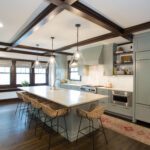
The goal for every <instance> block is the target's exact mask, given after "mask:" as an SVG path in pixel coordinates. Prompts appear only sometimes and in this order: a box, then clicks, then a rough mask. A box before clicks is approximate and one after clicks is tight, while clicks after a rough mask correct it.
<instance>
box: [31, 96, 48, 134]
mask: <svg viewBox="0 0 150 150" xmlns="http://www.w3.org/2000/svg"><path fill="white" fill-rule="evenodd" d="M29 99H30V102H31V112H30V113H31V114H30V117H29V118H30V120H29V128H30V126H31V121H32V120H33V118H35V135H36V130H37V127H38V121H40V120H41V118H42V116H41V115H40V111H41V110H42V106H41V104H47V102H46V101H44V100H41V99H39V98H37V97H30V96H29Z"/></svg>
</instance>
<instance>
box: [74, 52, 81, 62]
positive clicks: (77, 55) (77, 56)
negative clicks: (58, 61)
mask: <svg viewBox="0 0 150 150" xmlns="http://www.w3.org/2000/svg"><path fill="white" fill-rule="evenodd" d="M74 57H75V59H76V60H78V59H79V58H80V53H79V52H78V51H77V52H75V54H74Z"/></svg>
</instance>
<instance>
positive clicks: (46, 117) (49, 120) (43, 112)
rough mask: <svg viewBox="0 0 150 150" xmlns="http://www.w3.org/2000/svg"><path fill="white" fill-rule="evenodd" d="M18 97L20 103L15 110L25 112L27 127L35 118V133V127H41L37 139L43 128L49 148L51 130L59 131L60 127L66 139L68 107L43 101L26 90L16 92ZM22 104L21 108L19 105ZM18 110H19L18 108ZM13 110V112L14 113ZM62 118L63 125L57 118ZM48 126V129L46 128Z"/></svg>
mask: <svg viewBox="0 0 150 150" xmlns="http://www.w3.org/2000/svg"><path fill="white" fill-rule="evenodd" d="M17 95H18V98H19V99H20V100H22V102H21V103H18V105H17V109H16V112H17V111H18V110H19V109H23V110H22V114H23V113H27V116H28V120H29V128H30V126H31V122H32V120H33V119H34V120H35V135H36V132H37V127H38V126H40V127H42V131H41V133H40V137H39V139H41V138H42V135H43V130H45V131H47V132H48V133H49V147H48V149H50V148H51V140H52V137H51V136H52V132H51V131H52V130H50V129H55V131H56V132H57V133H60V132H59V130H60V129H61V134H63V133H65V134H66V138H67V139H68V132H67V123H66V115H67V114H68V112H69V109H68V108H66V107H64V106H61V105H58V104H56V103H53V102H48V101H45V100H44V99H42V98H39V97H36V96H33V95H31V94H29V93H26V92H17ZM20 104H23V106H24V107H23V108H21V105H20ZM19 111H20V110H19ZM16 112H15V113H16ZM60 118H63V120H64V126H63V125H62V124H60V121H59V119H60ZM48 126H50V129H49V128H48Z"/></svg>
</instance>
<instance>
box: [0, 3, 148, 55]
mask: <svg viewBox="0 0 150 150" xmlns="http://www.w3.org/2000/svg"><path fill="white" fill-rule="evenodd" d="M64 2H65V3H64ZM0 22H2V23H3V24H4V27H3V28H0V45H1V47H0V48H2V49H1V50H2V51H3V50H5V51H12V52H13V51H14V50H15V51H20V52H24V51H26V52H28V53H29V52H31V53H33V52H35V53H39V54H44V55H45V54H47V53H48V54H49V52H50V51H51V39H50V37H51V36H54V37H55V38H56V39H55V41H54V49H55V52H56V51H57V52H61V53H62V51H64V52H72V51H73V50H74V47H75V46H76V28H75V24H76V23H80V24H81V27H80V31H79V41H80V42H79V46H82V47H83V46H85V45H89V46H91V44H92V45H94V44H109V43H113V42H115V43H123V42H127V41H132V36H133V35H134V34H138V33H141V31H142V32H144V30H146V31H148V29H150V0H78V1H77V0H25V1H23V0H11V1H10V0H1V1H0ZM4 42H5V43H4ZM37 44H39V46H38V47H36V45H37ZM82 47H81V48H82ZM36 50H37V51H36Z"/></svg>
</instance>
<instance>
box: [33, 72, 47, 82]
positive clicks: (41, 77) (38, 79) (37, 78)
mask: <svg viewBox="0 0 150 150" xmlns="http://www.w3.org/2000/svg"><path fill="white" fill-rule="evenodd" d="M42 83H46V74H35V84H42Z"/></svg>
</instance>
